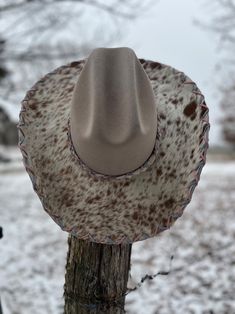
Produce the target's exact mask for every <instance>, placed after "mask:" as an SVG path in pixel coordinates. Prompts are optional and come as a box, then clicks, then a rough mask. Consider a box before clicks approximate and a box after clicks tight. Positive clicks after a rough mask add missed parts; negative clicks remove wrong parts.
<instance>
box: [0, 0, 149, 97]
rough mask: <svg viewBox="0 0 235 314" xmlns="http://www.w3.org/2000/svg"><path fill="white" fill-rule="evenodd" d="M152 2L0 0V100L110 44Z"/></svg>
mask: <svg viewBox="0 0 235 314" xmlns="http://www.w3.org/2000/svg"><path fill="white" fill-rule="evenodd" d="M153 3H154V2H153V0H144V1H137V0H129V1H127V0H110V1H102V0H7V1H6V0H0V38H2V39H3V40H4V41H5V42H6V44H5V47H6V49H5V51H4V52H2V53H1V52H0V65H1V64H2V65H4V67H5V68H6V69H8V70H9V72H10V75H9V76H8V77H7V78H6V79H5V80H4V81H2V82H1V85H0V88H1V95H3V96H2V97H12V96H13V95H19V93H20V92H21V93H23V91H25V90H26V89H27V88H29V87H30V85H32V84H33V82H34V81H35V80H37V79H38V78H39V77H41V76H42V75H43V74H44V73H45V72H48V71H50V70H52V69H53V68H55V67H56V66H58V65H60V64H62V63H66V62H69V61H72V60H75V59H79V58H82V57H84V56H86V55H87V54H88V53H89V52H90V50H91V49H93V48H95V47H97V46H110V45H111V44H113V43H115V40H117V39H118V38H120V36H121V35H122V30H123V27H122V25H123V21H124V20H126V21H130V20H133V19H135V18H137V17H138V16H140V15H142V14H143V13H144V12H145V11H147V10H148V9H149V8H150V7H151V5H153ZM18 97H19V96H18ZM18 97H17V98H18ZM20 97H22V95H21V94H20ZM13 99H14V98H13Z"/></svg>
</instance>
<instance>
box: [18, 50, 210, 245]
mask: <svg viewBox="0 0 235 314" xmlns="http://www.w3.org/2000/svg"><path fill="white" fill-rule="evenodd" d="M18 130H19V147H20V149H21V152H22V155H23V162H24V165H25V168H26V170H27V172H28V174H29V176H30V179H31V181H32V184H33V188H34V190H35V192H36V193H37V194H38V196H39V198H40V200H41V202H42V205H43V207H44V209H45V211H46V212H47V213H48V214H49V215H50V216H51V217H52V218H53V219H54V221H55V222H56V223H57V224H58V225H59V226H60V227H61V228H62V230H64V231H67V232H69V233H71V234H73V235H74V236H76V237H78V238H81V239H86V240H89V241H94V242H98V243H107V244H108V243H109V244H119V243H133V242H135V241H139V240H144V239H146V238H149V237H153V236H156V235H157V234H158V233H160V232H162V231H163V230H166V229H168V228H169V227H170V226H171V225H172V224H173V223H174V222H175V221H176V219H177V218H179V217H180V216H181V215H182V213H183V210H184V209H185V207H186V206H187V204H189V202H190V200H191V198H192V193H193V191H194V189H195V187H196V185H197V183H198V181H199V178H200V174H201V170H202V168H203V166H204V165H205V161H206V152H207V148H208V132H209V122H208V107H207V105H206V103H205V100H204V97H203V95H202V93H201V92H200V90H199V89H198V87H197V86H196V84H195V83H194V82H193V81H192V80H191V79H190V78H188V77H187V76H186V75H185V74H184V73H182V72H180V71H178V70H176V69H174V68H172V67H170V66H168V65H165V64H162V63H158V62H154V61H150V60H144V59H138V58H137V57H136V55H135V53H134V51H133V50H131V49H130V48H125V47H122V48H98V49H95V50H94V51H93V52H92V53H91V54H90V55H89V57H88V58H87V59H85V60H80V61H76V62H72V63H70V64H68V65H64V66H61V67H59V68H57V69H56V70H54V71H53V72H51V73H49V74H47V75H46V76H44V77H43V78H42V79H41V80H39V81H38V82H37V83H36V84H35V85H34V86H33V87H32V88H31V89H30V90H29V91H28V92H27V94H26V96H25V98H24V100H23V101H22V107H21V112H20V117H19V124H18Z"/></svg>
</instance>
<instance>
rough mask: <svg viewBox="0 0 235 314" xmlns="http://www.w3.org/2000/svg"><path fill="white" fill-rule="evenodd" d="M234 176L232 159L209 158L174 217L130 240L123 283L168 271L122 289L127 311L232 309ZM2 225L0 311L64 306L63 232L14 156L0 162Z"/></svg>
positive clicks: (173, 313)
mask: <svg viewBox="0 0 235 314" xmlns="http://www.w3.org/2000/svg"><path fill="white" fill-rule="evenodd" d="M234 177H235V161H226V162H225V161H220V162H218V161H216V162H215V161H209V162H208V163H207V165H206V166H205V168H204V170H203V173H202V177H201V181H200V183H199V186H198V187H197V188H196V191H195V193H194V195H193V201H192V202H191V204H190V205H189V206H188V207H187V208H186V210H185V213H184V215H183V216H182V217H181V218H180V219H179V220H178V221H177V222H176V223H175V225H174V226H173V227H172V228H171V229H170V230H169V231H165V232H164V233H163V234H162V235H161V236H159V237H156V238H152V239H149V240H146V241H141V242H137V243H135V244H134V245H133V249H132V267H131V281H130V283H129V285H131V286H132V287H133V286H134V285H135V284H137V283H138V282H139V281H140V279H141V278H142V277H143V276H144V275H145V274H147V273H148V274H154V273H157V272H159V271H170V274H169V275H165V276H163V275H159V276H157V277H155V279H154V280H149V281H145V282H144V283H143V284H142V286H141V287H140V288H139V289H138V290H137V291H134V292H131V293H130V294H128V296H127V299H126V311H127V313H130V314H181V313H182V314H234V313H235V241H234V239H235V211H234V203H235V193H234V187H235V179H234ZM0 225H1V226H2V227H3V228H4V238H3V239H2V240H0V296H1V299H2V301H3V303H4V305H5V312H4V314H62V313H63V284H64V267H65V259H66V251H67V242H66V239H67V234H66V233H64V232H62V231H61V230H60V229H59V227H58V226H57V225H56V224H55V223H54V222H53V221H52V220H51V219H50V217H49V216H48V215H47V214H46V213H45V212H44V211H43V210H42V208H41V205H40V202H39V200H38V198H37V196H36V195H35V194H34V192H33V189H32V187H31V183H30V181H29V178H28V176H27V174H26V173H25V171H24V170H23V169H22V166H21V165H19V162H17V161H16V162H14V163H13V164H12V165H11V166H10V164H8V166H7V167H6V166H3V165H0ZM171 256H173V259H172V260H171ZM7 311H8V312H7Z"/></svg>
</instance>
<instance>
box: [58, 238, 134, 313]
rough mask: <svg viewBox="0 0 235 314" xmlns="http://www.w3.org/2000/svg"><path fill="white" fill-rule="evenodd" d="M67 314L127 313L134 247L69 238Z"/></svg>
mask: <svg viewBox="0 0 235 314" xmlns="http://www.w3.org/2000/svg"><path fill="white" fill-rule="evenodd" d="M68 245H69V248H68V255H67V265H66V274H65V286H64V297H65V308H64V314H88V313H89V314H98V313H99V314H101V313H102V314H104V313H105V314H106V313H107V314H123V313H125V310H124V306H125V293H126V290H127V280H128V274H129V269H130V257H131V247H132V245H131V244H120V245H109V244H99V243H94V242H89V241H84V240H80V239H77V238H76V237H74V236H72V235H70V236H69V238H68Z"/></svg>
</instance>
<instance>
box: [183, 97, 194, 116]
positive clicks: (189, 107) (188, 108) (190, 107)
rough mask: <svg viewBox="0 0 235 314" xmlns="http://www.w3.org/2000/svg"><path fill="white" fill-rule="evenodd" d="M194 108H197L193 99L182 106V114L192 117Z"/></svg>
mask: <svg viewBox="0 0 235 314" xmlns="http://www.w3.org/2000/svg"><path fill="white" fill-rule="evenodd" d="M196 108H197V103H196V102H195V101H194V102H191V103H190V104H188V105H187V106H186V107H185V108H184V111H183V112H184V115H185V116H186V117H192V116H194V115H195V113H196V112H195V111H196Z"/></svg>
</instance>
